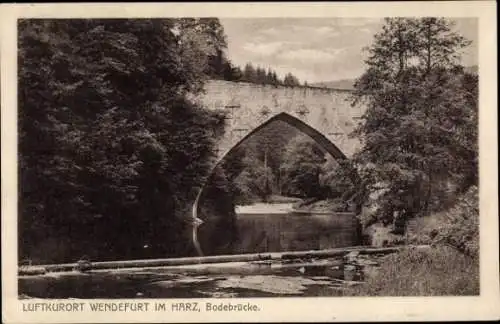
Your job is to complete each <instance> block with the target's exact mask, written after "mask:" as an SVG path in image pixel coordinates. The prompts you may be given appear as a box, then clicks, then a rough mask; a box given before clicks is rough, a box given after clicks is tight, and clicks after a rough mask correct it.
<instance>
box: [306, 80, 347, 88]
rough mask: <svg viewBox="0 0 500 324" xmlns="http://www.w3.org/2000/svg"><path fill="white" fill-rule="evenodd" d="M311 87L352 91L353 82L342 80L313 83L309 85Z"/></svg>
mask: <svg viewBox="0 0 500 324" xmlns="http://www.w3.org/2000/svg"><path fill="white" fill-rule="evenodd" d="M309 86H311V87H318V88H332V89H347V90H352V89H354V80H353V79H342V80H335V81H323V82H315V83H311V84H309Z"/></svg>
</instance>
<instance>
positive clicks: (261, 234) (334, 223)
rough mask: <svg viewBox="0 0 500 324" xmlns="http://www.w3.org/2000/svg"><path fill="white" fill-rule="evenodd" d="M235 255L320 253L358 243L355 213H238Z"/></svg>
mask: <svg viewBox="0 0 500 324" xmlns="http://www.w3.org/2000/svg"><path fill="white" fill-rule="evenodd" d="M236 223H237V229H238V237H239V241H238V242H237V244H236V245H235V247H234V250H233V253H260V252H282V251H301V250H320V249H329V248H337V247H346V246H355V245H358V243H359V238H358V235H357V231H356V226H357V223H356V219H355V217H354V215H352V214H296V213H288V214H238V215H237V222H236Z"/></svg>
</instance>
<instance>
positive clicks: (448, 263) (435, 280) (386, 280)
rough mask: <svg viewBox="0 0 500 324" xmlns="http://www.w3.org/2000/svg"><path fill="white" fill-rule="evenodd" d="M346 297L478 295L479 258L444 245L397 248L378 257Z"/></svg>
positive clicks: (346, 293) (348, 291) (347, 292)
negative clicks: (377, 263)
mask: <svg viewBox="0 0 500 324" xmlns="http://www.w3.org/2000/svg"><path fill="white" fill-rule="evenodd" d="M381 261H382V262H381V263H382V264H381V266H380V268H378V269H376V270H375V271H374V272H372V273H371V274H370V273H369V274H368V275H367V278H366V284H363V285H360V286H356V287H353V288H351V289H348V290H347V291H346V292H345V293H344V295H347V296H392V297H396V296H474V295H479V260H478V259H477V258H471V257H469V256H466V255H464V254H462V253H460V252H458V251H456V250H455V249H453V248H451V247H447V246H436V247H433V248H430V249H411V248H408V249H406V250H403V251H401V252H400V253H397V254H393V255H390V256H387V257H385V258H384V259H383V260H381Z"/></svg>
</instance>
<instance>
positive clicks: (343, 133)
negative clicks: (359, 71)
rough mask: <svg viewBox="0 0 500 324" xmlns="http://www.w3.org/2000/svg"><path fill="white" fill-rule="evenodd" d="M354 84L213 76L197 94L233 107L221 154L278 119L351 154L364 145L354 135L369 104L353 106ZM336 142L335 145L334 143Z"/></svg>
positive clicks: (209, 104) (206, 102)
mask: <svg viewBox="0 0 500 324" xmlns="http://www.w3.org/2000/svg"><path fill="white" fill-rule="evenodd" d="M350 93H351V91H350V90H337V89H326V88H313V87H285V86H273V85H258V84H250V83H243V82H228V81H209V82H207V84H206V85H205V94H204V95H201V96H199V97H198V98H197V100H198V101H199V102H200V103H201V104H202V105H203V106H204V107H206V108H207V109H212V110H214V109H222V110H226V111H227V113H228V114H227V119H228V120H227V122H226V129H225V134H224V137H223V138H222V140H221V141H220V142H219V147H218V158H219V159H220V158H222V157H223V156H224V155H225V154H226V153H228V152H229V151H230V150H231V149H232V148H233V147H235V146H236V145H237V144H238V143H240V142H241V141H243V140H244V139H245V138H247V137H248V136H250V135H251V134H253V133H255V132H256V131H258V129H260V128H262V127H264V126H265V125H267V124H268V123H270V122H271V121H273V120H281V121H284V122H287V123H288V124H290V125H292V126H294V127H296V128H298V129H299V130H301V131H302V132H304V133H306V134H307V135H309V136H310V137H312V138H313V139H314V140H316V141H317V142H319V144H320V146H322V147H323V148H324V149H325V150H327V151H328V152H329V153H332V155H334V156H339V154H340V153H341V154H342V155H344V156H345V157H348V158H349V157H351V156H352V155H353V153H354V152H356V150H357V149H358V148H359V145H360V142H359V141H358V139H356V138H349V136H348V135H349V133H351V132H352V130H353V129H354V127H355V126H356V124H357V123H358V120H359V118H360V117H361V116H362V115H363V113H364V111H365V107H364V106H361V105H359V106H351V104H350V100H349V95H350ZM334 147H335V149H334Z"/></svg>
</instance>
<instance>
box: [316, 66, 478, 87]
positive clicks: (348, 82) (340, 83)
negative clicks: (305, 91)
mask: <svg viewBox="0 0 500 324" xmlns="http://www.w3.org/2000/svg"><path fill="white" fill-rule="evenodd" d="M465 71H466V72H469V73H474V74H478V66H477V65H472V66H466V67H465ZM354 82H355V80H354V79H342V80H335V81H322V82H315V83H311V84H309V86H311V87H318V88H332V89H347V90H353V89H354Z"/></svg>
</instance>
